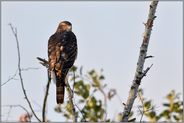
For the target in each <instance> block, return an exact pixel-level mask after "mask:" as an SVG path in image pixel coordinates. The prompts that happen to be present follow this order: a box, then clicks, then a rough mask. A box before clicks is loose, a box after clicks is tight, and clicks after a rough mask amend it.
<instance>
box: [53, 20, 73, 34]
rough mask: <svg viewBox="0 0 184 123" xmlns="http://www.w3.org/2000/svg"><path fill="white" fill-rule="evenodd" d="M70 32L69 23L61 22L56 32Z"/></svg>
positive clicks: (70, 26)
mask: <svg viewBox="0 0 184 123" xmlns="http://www.w3.org/2000/svg"><path fill="white" fill-rule="evenodd" d="M64 31H72V24H71V23H70V22H69V21H62V22H61V23H59V26H58V28H57V30H56V32H64Z"/></svg>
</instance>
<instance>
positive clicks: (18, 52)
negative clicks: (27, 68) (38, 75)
mask: <svg viewBox="0 0 184 123" xmlns="http://www.w3.org/2000/svg"><path fill="white" fill-rule="evenodd" d="M9 25H10V28H11V30H12V32H13V35H14V36H15V39H16V44H17V55H18V72H19V77H20V82H21V87H22V91H23V93H24V96H25V99H26V101H27V103H28V105H29V107H30V109H31V111H32V113H33V115H34V116H35V117H36V119H37V120H38V121H39V122H41V120H40V119H39V118H38V116H37V115H36V113H35V112H34V110H33V107H32V105H31V102H30V101H29V99H28V96H27V93H26V90H25V88H24V82H23V78H22V73H21V66H20V48H19V41H18V36H17V29H16V28H14V27H13V26H12V25H11V24H9Z"/></svg>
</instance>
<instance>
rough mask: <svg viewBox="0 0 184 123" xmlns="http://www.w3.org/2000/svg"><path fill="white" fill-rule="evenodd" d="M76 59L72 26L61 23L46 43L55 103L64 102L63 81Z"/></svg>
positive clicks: (67, 23) (75, 45) (65, 22)
mask: <svg viewBox="0 0 184 123" xmlns="http://www.w3.org/2000/svg"><path fill="white" fill-rule="evenodd" d="M76 57H77V39H76V36H75V34H74V33H73V32H72V24H71V23H70V22H69V21H62V22H61V23H59V26H58V28H57V30H56V32H55V33H54V34H53V35H52V36H51V37H50V38H49V41H48V61H49V77H50V78H51V79H53V81H54V82H55V83H56V102H57V104H62V103H63V102H64V92H65V81H66V76H67V73H68V71H69V69H70V68H71V67H72V66H73V64H74V62H75V59H76Z"/></svg>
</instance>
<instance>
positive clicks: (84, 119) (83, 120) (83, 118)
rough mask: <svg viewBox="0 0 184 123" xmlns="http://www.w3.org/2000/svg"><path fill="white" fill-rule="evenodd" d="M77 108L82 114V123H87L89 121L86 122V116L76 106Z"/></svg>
mask: <svg viewBox="0 0 184 123" xmlns="http://www.w3.org/2000/svg"><path fill="white" fill-rule="evenodd" d="M75 106H76V107H77V109H78V110H79V112H80V113H81V114H82V122H87V121H86V118H85V116H84V114H83V113H82V111H81V109H80V108H79V107H78V105H77V104H75Z"/></svg>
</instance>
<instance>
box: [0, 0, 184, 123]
mask: <svg viewBox="0 0 184 123" xmlns="http://www.w3.org/2000/svg"><path fill="white" fill-rule="evenodd" d="M149 4H150V2H144V1H142V2H133V1H132V2H117V1H116V2H112V1H111V2H105V1H104V2H95V1H93V2H81V1H78V2H71V1H70V2H66V1H65V2H2V6H1V7H2V8H1V10H2V12H1V18H2V20H1V21H2V22H1V36H2V38H1V44H2V47H1V57H2V58H1V59H2V61H1V66H2V68H1V71H2V73H1V76H2V78H1V83H3V82H5V81H6V80H7V79H8V78H9V77H11V76H12V75H13V74H14V73H15V71H16V69H17V49H16V42H15V38H14V36H13V34H12V32H11V30H10V27H9V26H8V24H9V23H12V24H13V25H14V26H15V27H17V30H18V38H19V43H20V50H21V65H22V67H23V68H27V67H38V68H40V69H39V70H30V71H25V72H23V79H24V82H25V87H26V92H27V93H28V95H29V97H30V99H31V101H32V103H33V105H34V108H35V109H36V111H38V112H37V113H38V114H39V115H40V116H41V107H40V106H41V105H42V100H43V94H44V87H45V85H46V81H47V73H46V69H45V68H44V67H42V66H41V65H40V64H39V63H38V61H37V60H36V57H37V56H40V57H43V58H47V41H48V38H49V37H50V36H51V35H52V34H53V33H54V32H55V31H56V28H57V26H58V24H59V22H60V21H62V20H68V21H70V22H72V24H73V32H74V33H75V34H76V36H77V39H78V49H79V51H78V58H77V60H76V62H75V65H77V66H83V67H84V71H89V70H91V69H96V70H98V71H100V69H101V68H103V69H104V72H103V73H104V75H105V77H106V80H105V81H104V82H105V83H107V84H108V87H110V88H115V89H117V92H118V94H119V95H120V98H121V100H122V102H125V101H126V98H127V96H128V90H129V88H130V85H131V81H132V80H133V77H134V72H135V69H136V63H137V59H138V55H139V47H140V45H141V42H142V35H143V32H144V25H143V22H145V21H146V19H147V14H148V10H149ZM182 15H183V13H182V2H159V4H158V8H157V11H156V16H157V18H156V19H155V21H154V26H153V30H152V35H151V39H150V44H149V49H148V55H153V56H155V57H154V58H153V59H148V60H147V61H146V63H145V67H147V66H150V65H151V64H152V63H153V67H152V68H151V70H150V71H149V72H148V75H147V76H146V77H145V78H144V79H143V81H142V84H141V86H140V87H141V88H143V89H144V92H145V93H144V94H145V97H147V98H148V99H152V100H153V103H154V104H155V105H156V106H157V110H158V111H159V110H161V103H162V102H163V101H164V96H165V95H166V94H167V93H168V92H169V91H170V90H172V89H174V90H176V91H177V92H180V93H182V89H183V84H182V75H183V73H182V68H183V66H182V34H183V32H182V31H183V30H182V27H183V20H182ZM16 78H18V76H17V77H16ZM1 89H2V93H1V99H2V101H1V102H2V105H11V104H21V105H23V106H25V107H27V108H28V105H27V103H26V101H25V100H24V99H23V98H24V96H23V94H22V90H21V86H20V82H19V80H12V81H11V82H9V83H8V84H6V85H4V86H2V88H1ZM65 97H66V96H65ZM65 101H66V99H65ZM48 105H49V106H48V118H49V119H50V120H51V121H61V116H60V115H58V114H56V113H55V112H54V110H53V108H54V106H55V105H56V102H55V85H54V84H53V83H52V85H51V89H50V94H49V99H48ZM137 105H138V103H136V104H135V105H134V106H137ZM112 107H113V108H112ZM1 110H2V111H1V113H2V120H6V118H7V112H8V110H9V109H8V108H5V107H3V108H2V109H1ZM122 110H123V107H122V105H121V103H120V102H119V100H118V99H117V98H114V99H113V100H112V102H110V103H109V104H108V111H110V112H111V113H109V116H108V117H109V118H113V116H114V115H115V114H116V113H118V112H120V111H122ZM135 111H136V109H135ZM22 112H23V111H22V110H21V109H17V108H16V109H13V110H12V112H11V114H10V117H9V120H10V121H12V120H13V121H16V120H17V119H18V116H19V115H20V114H21V113H22Z"/></svg>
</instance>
